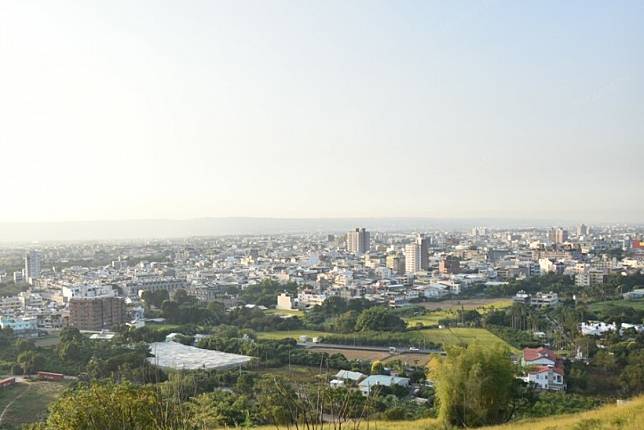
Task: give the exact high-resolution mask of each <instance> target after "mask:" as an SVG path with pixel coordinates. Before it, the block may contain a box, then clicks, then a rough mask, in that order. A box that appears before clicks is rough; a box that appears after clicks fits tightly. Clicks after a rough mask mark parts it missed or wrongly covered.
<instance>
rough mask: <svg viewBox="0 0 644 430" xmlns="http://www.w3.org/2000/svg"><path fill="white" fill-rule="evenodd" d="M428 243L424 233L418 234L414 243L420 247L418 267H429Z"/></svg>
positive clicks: (423, 268)
mask: <svg viewBox="0 0 644 430" xmlns="http://www.w3.org/2000/svg"><path fill="white" fill-rule="evenodd" d="M429 243H430V239H429V238H428V237H425V235H424V234H418V236H417V237H416V244H417V245H418V246H419V247H420V269H421V270H427V269H429Z"/></svg>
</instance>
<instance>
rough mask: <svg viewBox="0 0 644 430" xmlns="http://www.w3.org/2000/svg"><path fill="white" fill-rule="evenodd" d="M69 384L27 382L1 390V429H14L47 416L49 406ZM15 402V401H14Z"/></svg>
mask: <svg viewBox="0 0 644 430" xmlns="http://www.w3.org/2000/svg"><path fill="white" fill-rule="evenodd" d="M66 386H67V383H66V382H45V381H35V382H25V383H20V384H17V385H14V386H13V387H9V388H7V389H4V390H0V414H2V413H3V411H5V409H6V412H4V416H3V417H2V421H1V422H0V429H2V430H14V429H19V428H21V427H22V426H23V425H24V424H27V423H32V422H35V421H40V420H42V419H44V418H45V417H46V416H47V407H48V406H49V404H50V403H51V402H53V401H54V400H56V399H57V398H58V397H59V396H60V395H61V394H62V392H63V391H64V390H65V388H66ZM12 402H13V403H12Z"/></svg>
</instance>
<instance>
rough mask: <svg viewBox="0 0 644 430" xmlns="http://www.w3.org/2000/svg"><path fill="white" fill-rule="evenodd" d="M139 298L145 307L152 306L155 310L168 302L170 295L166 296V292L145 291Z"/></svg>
mask: <svg viewBox="0 0 644 430" xmlns="http://www.w3.org/2000/svg"><path fill="white" fill-rule="evenodd" d="M141 298H142V299H143V301H144V302H145V305H146V307H149V306H154V307H155V308H159V307H161V304H162V303H163V302H164V301H166V300H170V295H169V294H168V290H157V291H150V290H146V291H144V292H143V294H142V295H141Z"/></svg>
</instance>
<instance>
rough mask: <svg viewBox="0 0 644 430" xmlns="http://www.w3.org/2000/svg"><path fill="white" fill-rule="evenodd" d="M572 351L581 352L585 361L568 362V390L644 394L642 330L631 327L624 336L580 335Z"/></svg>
mask: <svg viewBox="0 0 644 430" xmlns="http://www.w3.org/2000/svg"><path fill="white" fill-rule="evenodd" d="M600 345H601V348H600V347H599V346H600ZM573 350H574V351H578V352H580V353H581V354H582V355H583V356H584V360H580V361H574V362H571V363H569V365H568V368H567V376H568V379H567V381H568V387H569V389H570V390H571V391H573V392H577V393H582V394H595V395H615V394H619V395H623V396H631V395H636V394H641V393H644V333H639V334H638V333H636V332H635V331H634V330H632V329H631V330H630V332H629V331H625V333H624V335H623V336H620V335H619V334H616V333H613V334H609V335H607V336H604V337H603V338H601V339H596V338H593V337H589V336H585V337H579V338H577V339H576V340H575V347H574V348H573Z"/></svg>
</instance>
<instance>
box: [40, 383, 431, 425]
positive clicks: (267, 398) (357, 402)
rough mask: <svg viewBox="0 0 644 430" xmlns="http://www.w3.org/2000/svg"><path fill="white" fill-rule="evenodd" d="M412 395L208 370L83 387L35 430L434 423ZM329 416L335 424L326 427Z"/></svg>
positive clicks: (55, 405) (54, 408) (54, 407)
mask: <svg viewBox="0 0 644 430" xmlns="http://www.w3.org/2000/svg"><path fill="white" fill-rule="evenodd" d="M224 386H225V387H226V389H225V390H222V389H221V388H222V387H224ZM406 394H407V393H404V394H403V395H401V396H397V395H396V394H393V393H385V392H384V391H382V392H381V391H379V390H374V394H373V395H371V396H369V397H364V396H362V394H361V393H360V392H359V391H357V390H351V389H347V388H337V389H331V388H329V386H328V384H327V383H326V381H320V382H319V383H314V384H306V385H303V384H296V383H293V382H289V381H287V380H285V379H284V378H281V377H278V376H274V375H270V374H265V375H262V376H260V375H258V374H257V373H252V372H243V373H241V374H240V373H239V372H224V373H212V372H206V371H203V372H197V373H191V374H173V375H171V377H170V379H169V380H168V381H166V382H163V383H159V384H154V385H134V384H131V383H127V382H126V383H120V384H114V383H102V384H97V383H92V384H85V383H80V384H78V385H77V386H76V387H75V388H74V389H73V390H71V391H69V392H67V393H66V394H64V395H63V397H62V398H60V399H59V400H57V401H56V402H55V403H53V404H52V405H51V407H50V414H49V416H48V418H47V420H46V421H45V422H42V423H38V424H34V425H32V426H31V427H30V428H31V429H32V430H36V429H40V430H63V429H69V428H102V429H125V428H129V429H137V428H159V429H176V430H198V429H212V428H219V427H233V426H234V427H238V426H243V427H250V426H254V425H261V424H273V425H275V426H287V427H290V426H292V425H294V424H297V425H299V426H302V427H306V428H309V429H316V428H322V427H323V426H326V427H338V428H339V426H340V425H342V424H344V423H347V421H349V420H351V426H352V427H354V428H358V427H360V423H361V422H362V421H367V420H369V419H371V418H372V417H378V418H385V419H387V418H389V419H408V418H415V417H422V416H427V414H428V413H429V412H430V409H429V407H427V406H418V405H415V404H414V403H413V402H411V401H409V400H407V399H405V397H406ZM323 417H326V420H327V421H328V420H329V419H331V420H332V421H333V422H331V423H329V422H326V423H323ZM347 424H348V423H347ZM365 427H366V426H365Z"/></svg>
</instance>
